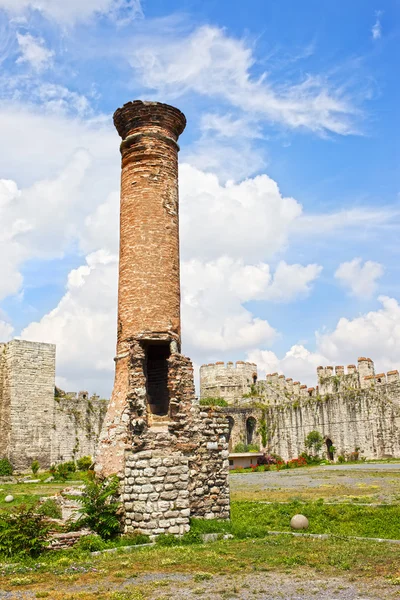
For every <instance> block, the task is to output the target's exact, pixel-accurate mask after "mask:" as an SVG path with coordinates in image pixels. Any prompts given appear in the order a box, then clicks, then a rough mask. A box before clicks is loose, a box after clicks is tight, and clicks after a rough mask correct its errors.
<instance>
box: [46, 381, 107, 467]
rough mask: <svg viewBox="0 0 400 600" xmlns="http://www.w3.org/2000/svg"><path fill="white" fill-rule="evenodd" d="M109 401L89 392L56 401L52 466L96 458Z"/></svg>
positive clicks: (68, 395) (70, 395) (69, 395)
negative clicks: (84, 457) (83, 458)
mask: <svg viewBox="0 0 400 600" xmlns="http://www.w3.org/2000/svg"><path fill="white" fill-rule="evenodd" d="M107 404H108V403H107V401H106V400H101V399H100V398H99V397H98V396H92V397H91V398H89V396H88V394H87V392H80V393H79V394H67V395H66V396H65V397H59V398H57V397H56V398H55V402H54V423H53V427H52V445H51V463H52V464H53V463H60V462H65V461H70V460H76V459H78V458H81V457H82V456H92V457H93V458H94V455H95V451H96V447H97V444H98V440H99V436H100V431H101V426H102V424H103V420H104V416H105V413H106V411H107Z"/></svg>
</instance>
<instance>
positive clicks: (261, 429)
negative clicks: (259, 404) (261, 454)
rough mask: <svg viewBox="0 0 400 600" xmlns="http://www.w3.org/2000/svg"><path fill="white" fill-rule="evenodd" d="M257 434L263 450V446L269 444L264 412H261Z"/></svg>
mask: <svg viewBox="0 0 400 600" xmlns="http://www.w3.org/2000/svg"><path fill="white" fill-rule="evenodd" d="M258 434H259V435H260V437H261V443H262V446H263V448H265V446H266V445H267V443H268V442H269V438H270V435H269V431H268V426H267V420H266V418H265V410H262V411H261V419H260V421H259V427H258Z"/></svg>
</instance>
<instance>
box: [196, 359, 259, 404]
mask: <svg viewBox="0 0 400 600" xmlns="http://www.w3.org/2000/svg"><path fill="white" fill-rule="evenodd" d="M256 383H257V365H256V364H255V363H251V362H245V361H243V360H238V361H236V363H233V362H227V363H226V364H225V363H224V362H222V361H219V362H216V363H209V364H207V365H202V366H201V367H200V396H201V398H223V399H224V400H226V401H227V402H228V404H235V403H237V402H239V401H240V400H241V399H242V398H243V396H244V395H246V394H250V393H251V391H252V389H254V386H255V385H256ZM252 386H253V387H252Z"/></svg>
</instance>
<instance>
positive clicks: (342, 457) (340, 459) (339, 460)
mask: <svg viewBox="0 0 400 600" xmlns="http://www.w3.org/2000/svg"><path fill="white" fill-rule="evenodd" d="M337 460H338V462H339V463H344V462H346V457H345V456H343V454H339V456H338V457H337Z"/></svg>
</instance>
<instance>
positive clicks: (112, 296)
mask: <svg viewBox="0 0 400 600" xmlns="http://www.w3.org/2000/svg"><path fill="white" fill-rule="evenodd" d="M116 296H117V257H115V256H113V255H111V254H109V253H108V252H105V251H103V250H99V251H98V252H95V253H92V254H90V255H88V256H87V259H86V264H85V265H82V266H81V267H79V268H78V269H74V270H73V271H71V272H70V274H69V276H68V283H67V290H66V293H65V295H64V296H63V298H62V299H61V300H60V302H59V304H58V305H57V306H56V308H55V309H54V310H52V311H50V312H49V313H48V314H46V315H45V316H44V317H43V318H42V319H41V320H40V322H34V323H31V324H30V325H28V327H26V328H25V329H24V330H23V331H22V332H21V337H22V338H23V339H26V340H32V341H40V342H50V343H54V344H56V345H57V374H59V375H61V377H62V380H63V385H66V383H67V384H68V386H69V387H70V388H71V387H72V389H74V388H75V389H82V388H86V389H90V390H91V391H94V390H97V391H101V392H102V391H103V389H104V390H107V391H108V392H109V391H110V389H109V388H110V383H111V382H112V372H113V370H114V364H113V360H112V358H113V353H114V352H115V341H116V321H117V319H116ZM101 388H102V389H101Z"/></svg>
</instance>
